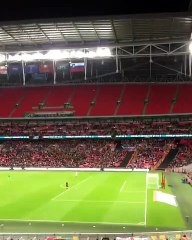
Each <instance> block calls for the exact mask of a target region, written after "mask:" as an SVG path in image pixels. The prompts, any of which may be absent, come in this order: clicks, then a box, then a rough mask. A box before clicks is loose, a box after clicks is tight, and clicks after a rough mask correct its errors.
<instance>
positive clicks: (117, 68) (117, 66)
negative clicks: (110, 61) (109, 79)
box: [115, 47, 119, 73]
mask: <svg viewBox="0 0 192 240" xmlns="http://www.w3.org/2000/svg"><path fill="white" fill-rule="evenodd" d="M115 50H116V54H115V58H116V73H118V72H119V62H118V54H117V47H116V49H115Z"/></svg>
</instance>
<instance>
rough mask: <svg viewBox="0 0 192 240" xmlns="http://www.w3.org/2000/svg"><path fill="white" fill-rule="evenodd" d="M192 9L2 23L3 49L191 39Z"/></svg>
mask: <svg viewBox="0 0 192 240" xmlns="http://www.w3.org/2000/svg"><path fill="white" fill-rule="evenodd" d="M191 28H192V15H190V14H189V13H171V14H170V13H168V14H147V15H146V14H137V15H117V16H103V17H78V18H62V19H60V18H57V19H42V20H26V21H9V22H1V23H0V46H1V51H3V50H5V51H6V50H7V51H17V50H27V49H28V50H29V49H30V50H36V49H46V48H58V47H60V48H70V47H75V46H76V47H82V48H83V47H90V46H99V45H100V46H101V45H103V46H104V45H127V44H135V43H143V42H146V43H147V42H155V41H158V42H164V41H167V42H168V41H188V40H189V38H190V36H191Z"/></svg>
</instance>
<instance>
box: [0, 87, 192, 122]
mask: <svg viewBox="0 0 192 240" xmlns="http://www.w3.org/2000/svg"><path fill="white" fill-rule="evenodd" d="M191 92H192V84H187V83H183V84H178V85H177V84H175V83H173V84H157V83H154V84H133V83H132V84H100V85H99V84H98V85H94V84H93V85H88V84H87V85H85V84H84V85H71V86H49V87H48V86H44V87H17V88H16V87H13V88H0V102H1V103H3V104H4V107H3V108H1V109H0V117H1V118H5V117H10V118H11V117H16V118H17V117H23V116H31V117H34V116H53V117H54V116H65V115H67V116H71V115H73V116H122V115H123V116H130V115H158V114H178V113H191V112H192V106H191V104H190V103H191V101H192V96H191Z"/></svg>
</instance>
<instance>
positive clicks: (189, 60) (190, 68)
mask: <svg viewBox="0 0 192 240" xmlns="http://www.w3.org/2000/svg"><path fill="white" fill-rule="evenodd" d="M189 77H191V54H189Z"/></svg>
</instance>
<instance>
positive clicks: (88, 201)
mask: <svg viewBox="0 0 192 240" xmlns="http://www.w3.org/2000/svg"><path fill="white" fill-rule="evenodd" d="M56 202H82V203H83V202H86V203H114V204H115V203H126V204H129V203H130V204H133V203H136V204H141V203H142V204H143V203H145V202H129V201H96V200H70V199H69V200H66V199H61V200H56Z"/></svg>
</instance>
